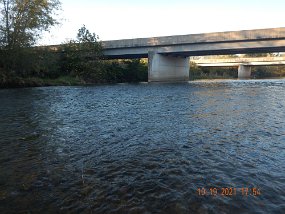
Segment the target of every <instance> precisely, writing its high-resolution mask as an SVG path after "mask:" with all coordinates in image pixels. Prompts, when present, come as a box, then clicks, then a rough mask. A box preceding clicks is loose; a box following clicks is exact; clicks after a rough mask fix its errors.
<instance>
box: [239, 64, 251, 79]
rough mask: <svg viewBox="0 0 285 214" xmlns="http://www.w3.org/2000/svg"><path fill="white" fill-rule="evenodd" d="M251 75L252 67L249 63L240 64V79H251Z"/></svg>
mask: <svg viewBox="0 0 285 214" xmlns="http://www.w3.org/2000/svg"><path fill="white" fill-rule="evenodd" d="M250 75H251V67H250V66H248V65H239V66H238V78H239V79H249V78H250Z"/></svg>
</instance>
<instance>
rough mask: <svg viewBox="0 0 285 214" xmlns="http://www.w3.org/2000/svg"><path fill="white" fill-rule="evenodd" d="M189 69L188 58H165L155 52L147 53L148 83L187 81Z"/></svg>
mask: <svg viewBox="0 0 285 214" xmlns="http://www.w3.org/2000/svg"><path fill="white" fill-rule="evenodd" d="M189 69H190V65H189V57H184V58H183V57H174V56H165V55H161V54H158V53H156V52H149V53H148V81H149V82H176V81H189Z"/></svg>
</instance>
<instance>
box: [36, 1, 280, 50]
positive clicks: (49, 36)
mask: <svg viewBox="0 0 285 214" xmlns="http://www.w3.org/2000/svg"><path fill="white" fill-rule="evenodd" d="M61 3H62V10H61V11H60V12H59V15H58V18H59V20H60V22H61V24H60V25H58V26H56V27H53V28H52V29H51V30H50V32H47V33H45V34H44V35H43V38H42V40H40V41H39V43H40V44H43V45H46V44H61V43H63V42H65V41H67V40H69V39H75V38H76V34H77V31H78V29H79V28H80V27H82V26H83V25H85V26H86V27H87V29H89V31H91V32H94V33H95V34H96V35H98V36H99V38H100V40H103V41H104V40H117V39H132V38H143V37H156V36H170V35H184V34H195V33H208V32H222V31H234V30H248V29H262V28H274V27H285V1H284V0H236V1H231V0H172V1H169V0H144V1H138V0H117V1H116V0H80V1H79V0H61Z"/></svg>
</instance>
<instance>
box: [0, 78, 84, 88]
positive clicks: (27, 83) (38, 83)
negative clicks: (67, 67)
mask: <svg viewBox="0 0 285 214" xmlns="http://www.w3.org/2000/svg"><path fill="white" fill-rule="evenodd" d="M87 84H88V83H87V82H86V81H84V80H82V79H80V78H77V77H72V76H61V77H58V78H55V79H51V78H39V77H26V78H22V77H10V78H7V79H5V80H2V81H1V82H0V88H24V87H43V86H71V85H87Z"/></svg>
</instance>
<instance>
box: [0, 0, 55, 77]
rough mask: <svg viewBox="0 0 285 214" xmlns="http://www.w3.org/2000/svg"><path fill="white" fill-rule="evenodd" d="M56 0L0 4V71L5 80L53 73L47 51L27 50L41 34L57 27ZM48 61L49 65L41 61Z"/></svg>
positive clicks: (22, 0)
mask: <svg viewBox="0 0 285 214" xmlns="http://www.w3.org/2000/svg"><path fill="white" fill-rule="evenodd" d="M59 9H60V2H59V1H58V0H33V1H32V0H21V1H19V0H2V1H1V2H0V70H1V74H0V76H1V78H2V80H3V79H4V77H5V78H14V77H15V76H18V77H26V76H29V75H31V74H37V75H38V74H39V73H40V72H42V71H43V72H47V71H48V70H49V71H50V70H53V69H55V68H53V67H54V65H51V64H52V63H53V62H54V61H55V60H54V59H53V58H52V57H46V56H47V55H49V53H48V51H47V50H42V49H39V50H36V49H33V48H30V47H31V46H32V45H34V44H35V42H36V41H37V39H38V38H39V37H40V33H41V32H42V31H46V30H48V29H49V28H50V27H51V26H53V25H55V24H57V21H56V19H55V18H54V16H55V12H56V11H57V10H59ZM46 60H49V63H46V62H44V61H46Z"/></svg>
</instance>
